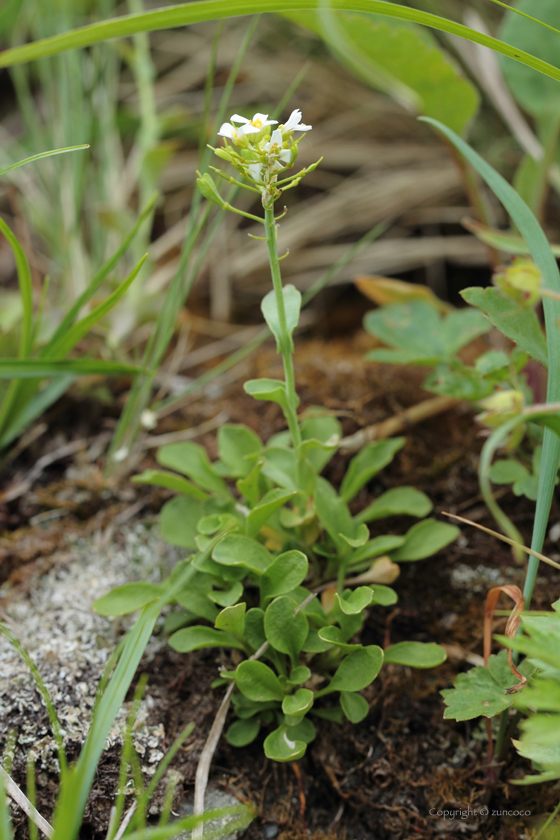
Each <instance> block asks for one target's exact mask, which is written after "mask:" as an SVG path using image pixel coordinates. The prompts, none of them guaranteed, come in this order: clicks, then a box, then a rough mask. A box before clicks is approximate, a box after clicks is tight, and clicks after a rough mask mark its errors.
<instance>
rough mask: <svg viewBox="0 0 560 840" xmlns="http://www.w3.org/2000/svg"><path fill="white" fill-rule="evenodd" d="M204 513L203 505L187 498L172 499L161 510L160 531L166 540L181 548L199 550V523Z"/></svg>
mask: <svg viewBox="0 0 560 840" xmlns="http://www.w3.org/2000/svg"><path fill="white" fill-rule="evenodd" d="M202 513H203V508H202V503H201V502H199V501H197V500H196V499H190V498H188V497H187V496H177V498H176V499H170V501H169V502H166V503H165V504H164V506H163V507H162V509H161V513H160V516H159V529H160V531H161V535H162V537H163V539H164V540H167V542H169V543H171V545H178V546H181V548H191V549H193V550H196V549H197V547H198V546H197V544H196V542H195V537H196V535H197V533H198V532H197V523H198V520H199V519H200V518H201V516H202Z"/></svg>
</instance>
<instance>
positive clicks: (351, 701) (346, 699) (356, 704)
mask: <svg viewBox="0 0 560 840" xmlns="http://www.w3.org/2000/svg"><path fill="white" fill-rule="evenodd" d="M340 705H341V706H342V711H343V712H344V714H345V715H346V717H347V718H348V720H349V721H350V723H360V721H362V720H364V718H366V717H367V716H368V712H369V705H368V702H367V700H366V698H365V697H362V695H361V694H356V693H355V692H353V691H341V692H340Z"/></svg>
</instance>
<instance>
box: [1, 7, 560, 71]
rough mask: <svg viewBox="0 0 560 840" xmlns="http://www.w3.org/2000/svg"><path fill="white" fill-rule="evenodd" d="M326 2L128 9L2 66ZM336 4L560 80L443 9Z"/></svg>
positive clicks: (16, 53)
mask: <svg viewBox="0 0 560 840" xmlns="http://www.w3.org/2000/svg"><path fill="white" fill-rule="evenodd" d="M321 4H322V3H321V0H199V2H194V3H186V4H185V5H178V6H168V7H166V8H163V9H155V10H153V11H150V12H142V13H140V14H134V15H123V16H122V17H118V18H113V19H111V20H104V21H101V22H99V23H93V24H90V25H89V26H83V27H80V28H79V29H74V30H71V31H70V32H64V33H62V34H61V35H53V36H52V37H50V38H43V39H41V40H40V41H36V42H35V43H30V44H24V45H23V46H20V47H13V48H12V49H8V50H5V51H4V52H3V53H0V67H9V66H11V65H13V64H20V63H22V62H24V61H32V60H34V59H37V58H44V57H45V56H49V55H57V54H58V53H61V52H65V51H66V50H75V49H80V48H82V47H89V46H91V45H92V44H96V43H99V42H100V41H107V40H109V39H111V38H127V37H129V36H131V35H135V34H137V33H139V32H154V31H157V30H160V29H171V28H174V27H178V26H186V25H188V24H191V23H201V22H203V21H208V20H219V19H220V18H228V17H238V16H241V15H253V14H260V13H262V12H284V11H290V10H296V9H298V10H301V9H320V8H321ZM331 8H333V9H335V10H337V11H338V10H340V11H350V12H370V13H371V14H378V15H386V16H387V17H394V18H399V19H400V20H408V21H412V22H413V23H419V24H423V25H424V26H430V27H432V28H433V29H437V30H439V31H440V32H448V33H449V34H450V35H457V36H458V37H459V38H466V39H467V40H468V41H474V42H475V43H477V44H481V45H482V46H484V47H489V48H490V49H492V50H495V51H496V52H499V53H502V55H507V56H509V57H510V58H513V59H515V60H517V61H520V62H521V63H522V64H526V65H527V66H528V67H532V68H533V69H534V70H538V71H539V72H540V73H544V74H545V75H546V76H550V77H551V78H553V79H557V80H559V81H560V69H559V68H557V67H554V66H553V65H551V64H548V63H547V62H546V61H541V60H540V59H539V58H536V57H535V56H532V55H529V54H528V53H526V52H523V51H522V50H518V49H515V48H514V47H511V46H509V44H504V43H502V41H499V40H498V39H497V38H492V37H491V36H490V35H485V34H484V33H482V32H476V31H475V30H473V29H469V27H468V26H463V24H460V23H456V22H455V21H452V20H447V19H446V18H443V17H440V16H439V15H433V14H431V13H429V12H423V11H420V10H419V9H412V8H408V7H406V6H399V5H398V4H396V3H389V2H386V0H334V2H333V4H332V7H331Z"/></svg>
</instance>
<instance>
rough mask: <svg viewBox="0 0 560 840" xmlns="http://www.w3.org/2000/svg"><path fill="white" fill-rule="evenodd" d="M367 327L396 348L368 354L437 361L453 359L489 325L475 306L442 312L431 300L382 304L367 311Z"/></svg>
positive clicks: (399, 359) (406, 361)
mask: <svg viewBox="0 0 560 840" xmlns="http://www.w3.org/2000/svg"><path fill="white" fill-rule="evenodd" d="M364 327H365V329H366V330H367V331H368V332H370V333H371V334H372V335H374V336H375V337H376V338H378V339H379V340H380V341H382V342H383V343H384V344H387V345H388V346H389V347H392V348H396V349H395V350H372V351H370V353H368V354H367V356H366V358H368V359H373V360H375V361H379V362H390V363H393V364H414V365H436V364H438V363H439V362H444V361H449V360H451V359H452V358H453V357H454V356H455V355H456V353H457V352H458V351H459V350H460V349H461V348H462V347H464V346H465V345H466V344H468V343H469V342H470V341H472V340H473V339H474V338H476V337H477V336H479V335H483V334H484V333H486V332H488V330H489V329H490V327H489V324H488V321H487V320H486V319H485V318H484V317H483V316H482V315H481V314H480V313H479V312H476V311H475V310H472V309H456V310H454V311H453V312H450V313H449V314H448V315H441V314H440V313H439V312H437V310H435V309H434V308H433V306H431V305H430V304H429V303H426V302H425V301H422V300H413V301H410V302H409V303H398V304H391V305H390V306H381V307H379V309H375V310H373V311H372V312H368V313H367V315H366V316H365V318H364Z"/></svg>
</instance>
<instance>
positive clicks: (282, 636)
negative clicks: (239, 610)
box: [264, 595, 309, 665]
mask: <svg viewBox="0 0 560 840" xmlns="http://www.w3.org/2000/svg"><path fill="white" fill-rule="evenodd" d="M297 606H298V605H297V603H296V602H295V601H294V600H293V598H288V596H287V595H282V596H280V597H279V598H276V599H275V600H274V601H273V602H272V603H271V604H270V605H269V607H268V609H267V610H266V612H265V615H264V632H265V633H266V638H267V639H268V641H269V642H270V644H271V645H272V647H273V648H274V649H275V650H279V651H280V652H281V653H287V654H288V655H289V656H290V658H291V660H292V663H293V664H294V665H296V664H297V659H298V655H299V652H300V651H301V650H302V648H303V646H304V644H305V640H306V639H307V634H308V632H309V625H308V623H307V618H306V617H305V615H304V613H303V611H301V612H297V613H296V612H295V610H296V609H297Z"/></svg>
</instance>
